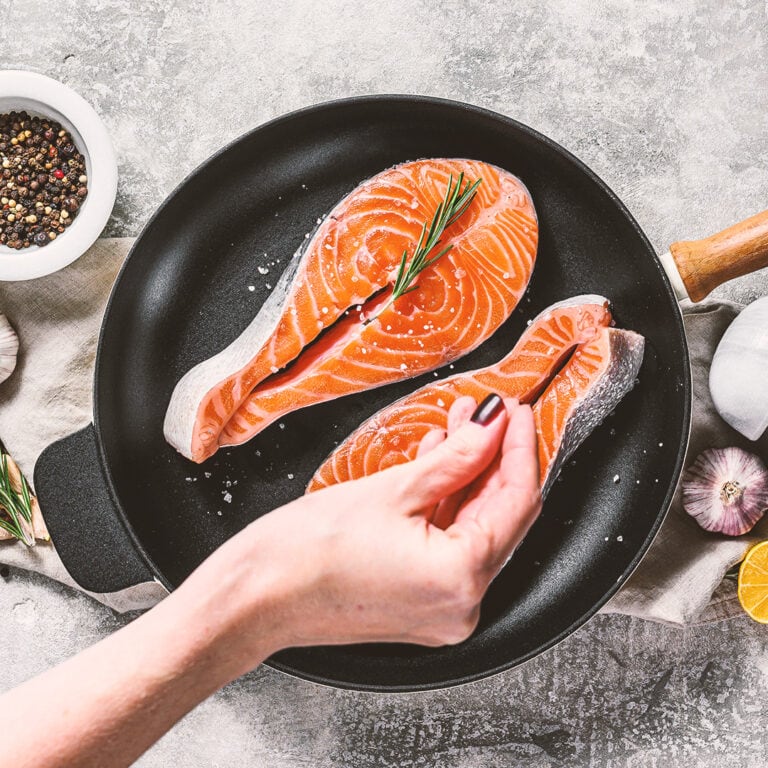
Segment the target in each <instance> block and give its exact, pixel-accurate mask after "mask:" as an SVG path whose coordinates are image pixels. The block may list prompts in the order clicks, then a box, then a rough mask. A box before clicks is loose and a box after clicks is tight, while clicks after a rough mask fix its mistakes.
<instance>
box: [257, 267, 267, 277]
mask: <svg viewBox="0 0 768 768" xmlns="http://www.w3.org/2000/svg"><path fill="white" fill-rule="evenodd" d="M256 269H258V270H259V274H260V275H267V274H269V270H268V269H267V268H266V267H256Z"/></svg>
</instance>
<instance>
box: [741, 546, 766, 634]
mask: <svg viewBox="0 0 768 768" xmlns="http://www.w3.org/2000/svg"><path fill="white" fill-rule="evenodd" d="M739 602H740V603H741V607H742V608H743V609H744V610H745V611H746V612H747V613H748V614H749V615H750V616H751V617H752V618H753V619H754V620H755V621H759V622H760V623H761V624H768V540H767V541H761V542H760V543H759V544H755V546H754V547H752V549H750V550H749V552H747V555H746V557H745V558H744V561H743V562H742V564H741V568H739Z"/></svg>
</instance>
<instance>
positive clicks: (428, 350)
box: [164, 159, 538, 462]
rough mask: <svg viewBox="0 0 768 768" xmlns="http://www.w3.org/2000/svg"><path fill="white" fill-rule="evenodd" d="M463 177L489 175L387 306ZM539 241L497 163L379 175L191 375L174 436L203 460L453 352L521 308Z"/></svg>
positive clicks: (450, 162)
mask: <svg viewBox="0 0 768 768" xmlns="http://www.w3.org/2000/svg"><path fill="white" fill-rule="evenodd" d="M460 173H463V174H464V178H465V180H466V182H467V183H472V182H474V181H475V180H477V179H482V183H481V184H480V186H479V188H478V191H477V194H476V196H475V198H474V199H473V201H472V203H471V204H470V206H469V208H468V209H467V210H466V212H465V213H464V214H463V215H462V216H461V217H459V218H458V219H457V220H456V221H455V222H454V223H453V224H452V225H451V226H450V227H448V228H447V229H446V230H445V232H444V235H443V238H442V240H441V243H440V248H442V247H445V246H447V245H451V246H452V249H451V250H450V251H449V252H448V253H447V254H445V255H444V256H443V257H442V258H440V259H439V260H438V261H437V262H436V263H435V264H433V265H431V266H429V267H428V268H427V269H425V270H424V271H423V272H422V273H421V274H420V275H418V277H417V279H416V281H415V283H416V284H417V285H418V288H417V289H416V290H414V291H412V292H409V293H408V294H407V295H405V296H402V297H401V298H399V299H398V300H397V301H396V302H395V303H394V304H390V305H387V304H388V299H389V298H390V296H391V285H392V283H393V282H394V279H395V277H396V274H397V270H398V266H399V265H400V260H401V257H402V254H403V252H404V251H407V253H408V256H409V258H410V256H412V254H413V251H414V248H415V245H416V243H417V242H418V240H419V237H420V234H421V229H422V226H423V225H424V224H425V223H426V224H427V225H429V223H430V222H431V220H432V217H433V215H434V213H435V211H436V209H437V207H438V205H439V204H440V203H441V202H442V200H443V198H444V196H445V193H446V189H447V187H448V184H449V179H450V177H451V176H453V179H454V181H455V180H456V179H457V178H458V176H459V174H460ZM537 245H538V225H537V219H536V212H535V209H534V206H533V202H532V200H531V197H530V195H529V193H528V191H527V189H526V188H525V186H524V185H523V183H522V182H521V181H520V180H519V179H518V178H517V177H515V176H513V175H512V174H510V173H508V172H507V171H504V170H502V169H501V168H497V167H495V166H492V165H489V164H487V163H482V162H479V161H473V160H461V159H429V160H417V161H414V162H409V163H404V164H402V165H398V166H395V167H394V168H391V169H389V170H386V171H384V172H382V173H379V174H378V175H376V176H374V177H372V178H370V179H368V180H367V181H365V182H363V183H362V184H361V185H360V186H359V187H357V188H356V189H355V190H354V191H352V192H351V193H350V194H349V195H347V196H346V197H345V198H344V199H343V200H341V202H340V203H338V204H337V205H336V207H335V208H334V209H333V210H332V211H331V212H330V214H329V215H328V216H327V217H326V218H325V219H324V221H323V222H322V223H321V224H320V226H319V227H318V228H317V230H316V232H315V233H314V235H313V236H312V237H311V238H309V239H308V240H306V241H305V242H304V243H303V244H302V246H301V247H300V248H299V250H298V251H297V252H296V254H295V255H294V256H293V258H292V260H291V262H290V264H289V265H288V267H287V268H286V270H285V272H284V273H283V275H282V277H281V278H280V280H279V282H278V284H277V285H276V286H275V288H274V290H273V291H272V293H271V294H270V297H269V299H268V300H267V301H266V302H265V303H264V305H263V306H262V308H261V310H260V311H259V312H258V314H257V315H256V317H255V318H254V319H253V321H252V322H251V323H250V325H249V326H248V327H247V328H246V329H245V330H244V331H243V333H242V334H241V335H240V336H239V337H238V338H237V339H235V340H234V341H233V342H232V343H231V344H230V345H229V346H228V347H226V349H224V350H223V351H221V352H220V353H218V354H217V355H215V356H214V357H212V358H210V359H208V360H205V361H204V362H202V363H200V364H198V365H196V366H195V367H194V368H192V369H191V370H190V371H189V372H187V373H186V374H185V375H184V376H183V377H182V379H181V380H180V381H179V382H178V384H177V386H176V388H175V390H174V392H173V395H172V396H171V401H170V404H169V406H168V410H167V412H166V418H165V422H164V432H165V437H166V439H167V440H168V442H169V443H170V444H171V445H173V446H174V447H175V448H176V449H177V450H178V451H179V452H180V453H182V454H183V455H184V456H186V457H188V458H190V459H192V460H193V461H196V462H202V461H204V460H205V459H207V458H208V457H210V456H211V455H213V453H215V452H216V450H217V449H218V448H219V447H220V446H224V445H238V444H241V443H244V442H246V441H247V440H249V439H250V438H252V437H253V436H254V435H256V434H258V433H259V432H260V431H262V430H263V429H265V428H266V427H267V426H268V425H269V424H271V423H272V422H274V421H276V420H278V419H279V418H280V417H281V416H284V415H285V414H287V413H289V412H291V411H294V410H297V409H299V408H304V407H307V406H310V405H313V404H315V403H320V402H323V401H326V400H331V399H333V398H337V397H342V396H344V395H348V394H352V393H355V392H360V391H363V390H366V389H371V388H373V387H378V386H382V385H384V384H389V383H392V382H395V381H400V380H403V379H407V378H410V377H413V376H418V375H420V374H423V373H425V372H427V371H431V370H433V369H435V368H438V367H440V366H442V365H444V364H446V363H448V362H450V361H452V360H456V359H457V358H459V357H461V356H463V355H465V354H467V353H468V352H470V351H472V350H473V349H475V348H476V347H477V346H478V345H479V344H481V343H482V342H483V341H485V340H486V339H487V338H488V337H489V336H490V335H491V334H492V333H493V332H494V331H495V330H496V329H497V328H498V327H499V326H500V325H501V324H502V323H503V322H504V321H505V320H506V319H507V318H508V317H509V315H510V314H511V313H512V311H513V310H514V308H515V306H516V305H517V303H518V302H519V300H520V298H521V296H522V295H523V293H524V291H525V289H526V287H527V285H528V281H529V280H530V277H531V273H532V271H533V266H534V262H535V259H536V249H537ZM371 318H375V319H373V320H371ZM366 321H368V322H366Z"/></svg>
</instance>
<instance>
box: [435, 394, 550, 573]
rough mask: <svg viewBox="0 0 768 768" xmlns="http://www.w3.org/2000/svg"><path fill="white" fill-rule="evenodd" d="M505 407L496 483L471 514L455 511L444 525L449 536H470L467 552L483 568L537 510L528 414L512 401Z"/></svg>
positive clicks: (502, 554) (503, 555) (503, 553)
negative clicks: (453, 519)
mask: <svg viewBox="0 0 768 768" xmlns="http://www.w3.org/2000/svg"><path fill="white" fill-rule="evenodd" d="M507 409H508V413H509V421H508V424H507V429H506V432H505V434H504V439H503V442H502V447H501V452H500V453H501V455H500V458H499V459H498V465H497V468H496V472H497V473H498V477H497V482H496V483H494V484H493V485H491V486H488V488H487V492H485V493H482V494H480V495H479V496H477V497H476V498H475V499H474V500H473V502H472V506H473V509H472V511H471V512H472V513H471V515H469V516H461V515H460V517H459V519H458V520H457V523H456V524H455V525H453V526H451V528H449V529H448V532H449V533H450V532H452V533H453V535H455V536H460V537H467V536H468V537H469V538H470V539H475V540H476V541H475V544H476V548H475V547H473V550H474V551H476V552H477V553H478V557H480V558H482V559H483V560H484V561H485V562H483V563H482V565H483V566H484V567H490V568H493V569H498V568H500V567H501V565H503V563H504V562H506V560H507V559H508V558H509V556H510V555H511V554H512V552H513V551H514V550H515V548H516V547H517V545H518V544H519V543H520V542H521V541H522V539H523V538H524V536H525V534H526V533H527V532H528V529H529V528H530V527H531V525H532V524H533V522H534V520H535V519H536V517H537V516H538V514H539V512H540V510H541V491H540V488H539V464H538V457H537V445H538V443H537V437H536V429H535V426H534V421H533V412H532V411H531V408H530V406H527V405H518V404H517V403H516V402H510V403H507ZM478 564H480V563H478Z"/></svg>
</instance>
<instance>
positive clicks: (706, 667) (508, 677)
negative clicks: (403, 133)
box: [0, 0, 768, 768]
mask: <svg viewBox="0 0 768 768" xmlns="http://www.w3.org/2000/svg"><path fill="white" fill-rule="evenodd" d="M767 61H768V7H767V6H766V3H765V2H764V0H759V1H757V0H740V1H738V2H728V3H722V2H720V0H678V1H677V2H668V0H655V1H649V2H631V1H630V0H614V1H613V2H598V1H597V0H562V1H561V2H549V3H544V2H530V3H524V4H523V3H511V2H501V1H500V0H485V2H477V1H476V0H466V1H464V2H461V1H460V0H447V1H446V2H443V3H440V4H438V3H431V2H427V1H426V0H390V1H389V2H376V3H374V2H368V1H367V0H358V2H345V1H344V0H327V1H326V2H322V3H321V2H317V3H315V2H312V0H288V1H286V2H279V3H261V2H249V1H248V0H227V1H226V2H225V1H224V0H211V1H210V2H204V1H203V0H165V1H164V2H159V0H58V1H57V2H56V3H55V4H51V3H49V2H43V0H0V67H2V68H7V67H18V68H28V69H33V70H37V71H40V72H45V73H48V74H50V75H52V76H53V77H56V78H59V79H61V80H63V81H64V82H66V83H68V84H70V85H72V86H73V87H74V88H76V89H77V90H79V91H80V92H81V93H82V94H83V95H84V96H85V97H86V98H87V99H88V100H89V101H91V102H92V103H93V104H94V106H95V107H96V108H97V110H98V111H99V112H100V113H101V114H102V115H103V117H104V118H105V120H106V122H107V124H108V126H109V128H110V130H111V131H112V134H113V136H114V140H115V144H116V146H117V150H118V154H119V158H120V170H121V182H120V190H119V196H118V204H117V207H116V208H115V212H114V215H113V217H112V220H111V222H110V224H109V228H108V230H107V234H110V235H133V234H136V233H137V232H138V230H139V229H140V228H141V226H142V224H143V223H144V222H145V221H146V219H147V217H148V216H149V214H150V213H151V212H152V210H153V209H154V207H155V206H156V205H157V204H158V203H159V202H160V201H161V200H162V199H163V197H164V196H165V195H166V194H167V193H168V192H169V191H170V190H171V189H172V187H173V186H174V185H175V184H176V183H177V182H178V181H179V180H180V179H181V178H182V177H183V176H184V175H185V174H186V173H187V172H188V171H190V170H191V169H192V168H193V167H194V166H195V165H197V164H198V163H199V162H200V161H202V160H203V159H204V158H205V157H206V156H207V155H208V154H209V153H210V152H212V151H213V150H215V149H217V148H218V147H219V146H221V145H222V144H223V143H224V142H226V141H228V140H230V139H232V138H234V137H235V136H237V135H238V134H239V133H241V132H243V131H245V130H247V129H249V128H251V127H253V126H254V125H256V124H258V123H260V122H262V121H264V120H266V119H268V118H270V117H273V116H276V115H279V114H280V113H283V112H285V111H287V110H290V109H294V108H296V107H300V106H304V105H307V104H311V103H313V102H319V101H323V100H326V99H330V98H334V97H340V96H346V95H353V94H362V93H371V92H406V93H426V94H433V95H440V96H446V97H450V98H454V99H460V100H465V101H470V102H474V103H476V104H480V105H482V106H486V107H489V108H492V109H495V110H498V111H500V112H504V113H507V114H509V115H512V116H514V117H516V118H518V119H520V120H522V121H523V122H526V123H528V124H530V125H532V126H533V127H535V128H537V129H539V130H540V131H543V132H544V133H546V134H548V135H550V136H551V137H553V138H554V139H556V140H557V141H559V142H561V143H562V144H564V145H565V146H566V147H568V148H569V149H571V150H572V151H573V152H575V153H576V154H577V155H579V156H580V157H581V158H583V159H584V160H585V161H586V162H587V163H588V164H589V165H591V166H592V168H593V169H594V170H595V171H596V172H597V173H598V174H600V175H601V176H602V177H603V178H604V179H605V180H606V181H607V182H608V183H609V184H610V185H611V186H612V187H613V188H614V189H615V190H616V192H617V193H618V194H619V195H620V196H621V197H622V198H623V199H624V201H625V202H626V203H627V204H628V206H629V207H630V208H631V210H632V211H633V212H634V214H635V215H636V216H637V218H638V220H639V221H640V223H641V225H642V226H643V227H644V228H645V230H646V232H647V233H648V235H649V237H650V238H651V240H652V241H653V242H654V244H655V245H656V246H657V247H658V248H659V249H663V248H666V246H667V245H668V244H669V242H671V241H673V240H674V239H678V238H684V237H695V236H700V235H704V234H707V233H709V232H711V231H714V230H716V229H718V228H720V227H722V226H725V225H727V224H729V223H732V222H733V221H736V220H738V219H739V218H742V217H744V216H746V215H748V214H750V213H752V212H755V211H757V210H759V209H762V208H765V207H766V206H767V205H768V64H767V63H766V62H767ZM764 293H768V277H767V276H766V275H765V274H763V275H761V276H758V277H753V278H749V279H746V280H742V281H741V282H740V283H739V284H738V285H736V286H732V287H730V288H728V289H726V290H724V291H722V292H721V294H722V295H728V296H732V297H734V298H736V297H739V298H742V299H751V298H755V297H756V296H758V295H762V294H764ZM0 616H2V619H0V642H1V643H2V646H3V649H4V651H3V661H2V662H1V663H0V690H1V689H5V688H8V687H10V686H12V685H14V684H16V683H18V682H20V681H22V680H24V679H26V678H27V677H29V676H31V675H33V674H35V673H36V672H39V671H41V670H43V669H45V668H46V667H48V666H50V665H52V664H54V663H56V662H57V661H59V660H61V659H64V658H66V657H67V656H69V655H71V654H73V653H75V652H76V651H78V650H79V649H81V648H84V647H86V646H87V645H89V644H91V643H93V642H94V641H96V640H98V639H99V638H100V637H103V636H105V635H106V634H108V633H109V632H111V631H113V630H114V629H116V628H117V627H119V626H120V625H121V624H122V623H123V622H124V621H126V619H125V618H120V617H116V616H115V615H113V614H112V613H111V612H110V611H109V610H108V609H106V608H103V607H102V606H100V605H97V604H95V603H93V602H91V601H90V600H89V599H87V598H85V597H83V596H81V595H78V594H76V593H74V592H72V591H69V590H67V589H65V588H63V587H60V586H58V585H56V584H53V583H51V582H48V581H46V580H45V579H43V578H41V577H37V576H34V575H29V574H26V573H24V572H21V571H13V572H11V574H10V576H9V577H7V578H0ZM767 638H768V634H767V633H766V628H765V627H761V626H759V625H756V624H754V623H751V622H750V621H749V620H748V619H746V618H744V619H734V620H731V621H729V622H725V623H722V624H718V625H710V626H703V627H691V628H687V629H675V628H669V627H663V626H659V625H655V624H648V623H643V622H640V621H637V620H631V619H628V618H625V617H607V616H603V617H598V618H596V619H595V620H593V621H592V622H591V623H590V624H589V625H587V626H586V627H585V628H583V629H582V630H581V631H579V632H578V633H576V634H575V635H574V636H572V637H571V638H569V639H568V640H567V641H565V642H564V643H562V644H561V645H560V646H558V647H557V648H555V649H554V650H552V651H550V652H549V653H547V654H544V655H543V656H540V657H538V658H537V659H535V660H533V661H532V662H530V663H529V664H527V665H525V666H524V667H522V668H519V669H516V670H513V671H511V672H508V673H506V674H503V675H500V676H498V677H496V678H493V679H490V680H487V681H484V682H480V683H476V684H473V685H469V686H466V687H463V688H459V689H454V690H449V691H445V692H437V693H430V694H421V695H409V696H369V695H359V694H354V693H348V692H340V691H334V690H329V689H325V688H321V687H318V686H314V685H310V684H307V683H303V682H299V681H296V680H293V679H290V678H287V677H284V676H282V675H280V674H278V673H275V672H272V671H269V670H265V669H262V670H258V671H256V672H254V673H253V674H251V675H249V676H248V677H246V678H244V679H242V680H240V681H238V682H236V683H234V684H233V685H231V686H229V687H228V688H227V689H225V690H224V691H222V692H221V693H219V694H218V695H216V696H214V697H213V698H212V699H210V700H209V701H207V702H206V703H205V704H203V705H202V706H200V707H199V708H198V709H197V710H196V711H195V712H193V713H192V714H191V715H190V716H189V717H188V718H187V719H186V720H185V721H184V722H182V723H181V724H180V725H179V726H178V727H177V728H175V729H174V730H173V731H172V732H171V733H170V734H168V735H167V736H166V737H165V738H164V739H163V740H162V741H161V742H160V743H159V744H157V745H156V746H155V747H154V748H153V749H152V750H151V751H150V752H149V753H147V754H146V755H145V756H144V757H143V758H142V759H141V760H140V761H139V765H141V766H142V768H159V767H160V766H169V765H173V766H175V767H176V768H187V766H189V767H192V766H195V767H197V766H222V767H223V766H235V765H237V766H240V765H254V766H262V765H264V766H274V767H275V768H284V767H286V768H287V767H288V766H318V767H321V768H325V767H326V766H328V767H330V766H334V767H336V766H352V767H354V768H365V767H367V766H372V767H373V766H377V767H378V766H384V767H387V768H388V767H390V766H391V767H392V768H394V767H395V766H441V767H444V768H453V767H456V768H481V767H482V768H492V767H493V766H516V765H526V766H532V767H533V768H544V767H545V766H546V767H548V768H549V767H552V768H554V767H555V766H568V767H569V768H570V767H577V766H578V767H581V766H590V767H594V768H598V767H600V768H618V766H637V767H639V766H642V767H643V768H645V767H646V766H648V767H655V766H700V767H701V768H729V767H730V766H741V767H744V768H762V767H763V766H765V765H767V764H768V758H767V757H766V748H767V747H768V738H767V737H766V715H768V705H767V704H766V701H768V644H767V643H766V639H767ZM0 722H1V721H0ZM0 728H1V726H0ZM1 744H2V736H1V735H0V745H1ZM0 750H1V746H0Z"/></svg>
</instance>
